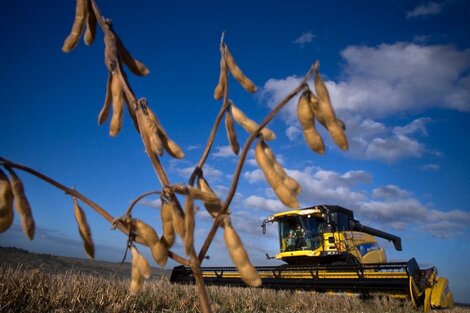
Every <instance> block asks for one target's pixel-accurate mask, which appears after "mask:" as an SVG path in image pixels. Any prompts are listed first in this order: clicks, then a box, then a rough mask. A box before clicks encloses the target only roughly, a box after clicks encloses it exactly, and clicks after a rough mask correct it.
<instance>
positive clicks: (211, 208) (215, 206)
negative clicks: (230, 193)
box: [197, 176, 222, 218]
mask: <svg viewBox="0 0 470 313" xmlns="http://www.w3.org/2000/svg"><path fill="white" fill-rule="evenodd" d="M197 188H198V189H199V190H201V191H202V192H205V193H211V194H213V195H214V196H215V197H217V195H216V194H215V193H214V191H213V190H212V189H211V187H210V186H209V183H208V182H207V181H206V180H205V179H204V177H202V176H199V177H198V179H197ZM203 203H204V207H205V208H206V210H207V212H209V214H210V215H211V216H212V217H213V218H216V217H217V216H219V212H220V209H221V208H222V202H221V201H220V200H219V201H216V202H208V201H203Z"/></svg>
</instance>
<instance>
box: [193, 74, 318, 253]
mask: <svg viewBox="0 0 470 313" xmlns="http://www.w3.org/2000/svg"><path fill="white" fill-rule="evenodd" d="M313 72H314V66H312V67H311V68H310V70H309V71H308V72H307V74H306V75H305V77H304V78H303V80H302V81H301V82H300V84H299V85H298V86H297V87H296V88H295V89H294V90H292V91H291V92H290V93H289V94H288V95H287V96H286V97H285V98H284V99H283V100H282V101H281V102H280V103H279V104H278V105H277V106H276V107H275V108H274V109H273V110H272V111H271V112H270V113H269V114H268V115H267V116H266V118H265V119H264V120H263V122H262V123H261V124H260V125H259V127H258V128H257V129H256V130H255V131H254V132H253V133H252V134H251V135H250V137H248V139H247V141H246V143H245V145H244V146H243V150H242V153H241V155H240V159H239V160H238V164H237V168H236V169H235V173H234V175H233V179H232V185H231V187H230V190H229V192H228V195H227V198H226V199H225V202H224V205H223V206H222V208H221V210H220V212H219V214H225V213H226V212H227V209H228V207H229V205H230V203H231V202H232V199H233V196H234V195H235V191H236V189H237V186H238V181H239V179H240V174H241V171H242V168H243V165H244V163H245V159H246V156H247V155H248V151H249V149H250V146H251V144H252V143H253V141H254V140H255V138H256V137H258V136H259V133H260V131H261V129H263V128H264V127H265V126H266V125H267V124H268V123H269V122H270V121H271V120H272V119H273V118H274V117H275V116H276V114H277V113H278V112H279V111H280V110H281V109H282V108H283V107H284V106H285V105H286V104H287V103H288V102H289V101H290V100H291V99H292V98H293V97H295V95H297V94H298V93H299V92H300V91H301V90H302V89H303V88H304V87H305V85H306V83H307V80H308V79H309V78H310V76H312V74H313ZM219 224H220V220H218V219H216V220H214V223H213V224H212V228H211V230H210V231H209V233H208V234H207V237H206V240H205V242H204V245H203V246H202V248H201V250H200V252H199V261H200V262H202V260H203V259H204V257H205V256H206V253H207V250H208V249H209V246H210V244H211V243H212V240H213V239H214V236H215V234H216V232H217V229H218V228H219Z"/></svg>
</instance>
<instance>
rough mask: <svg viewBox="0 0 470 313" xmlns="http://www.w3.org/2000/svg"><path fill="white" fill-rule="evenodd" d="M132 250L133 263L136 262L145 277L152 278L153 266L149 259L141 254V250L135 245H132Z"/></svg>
mask: <svg viewBox="0 0 470 313" xmlns="http://www.w3.org/2000/svg"><path fill="white" fill-rule="evenodd" d="M130 250H131V253H132V264H134V263H135V264H136V267H137V269H138V270H139V272H140V273H141V274H142V276H144V278H145V279H148V278H150V276H152V268H151V267H150V264H149V262H148V261H147V259H146V258H145V257H144V256H143V255H142V254H140V252H139V250H137V248H136V247H135V246H134V245H132V246H131V247H130Z"/></svg>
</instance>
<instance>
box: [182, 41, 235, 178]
mask: <svg viewBox="0 0 470 313" xmlns="http://www.w3.org/2000/svg"><path fill="white" fill-rule="evenodd" d="M224 37H225V32H222V35H221V37H220V53H221V57H222V58H223V45H224ZM225 76H226V79H225V81H226V85H225V89H224V99H223V102H222V106H221V107H220V110H219V113H218V114H217V117H216V118H215V121H214V125H213V126H212V130H211V133H210V135H209V138H208V139H207V144H206V148H205V149H204V152H203V153H202V156H201V159H200V160H199V162H198V164H197V166H196V168H195V169H194V171H193V173H192V175H191V177H190V178H189V185H191V186H194V180H195V178H196V176H198V175H199V173H200V171H201V170H202V167H203V166H204V164H205V163H206V161H207V158H208V156H209V153H210V151H211V148H212V145H213V144H214V140H215V136H216V135H217V131H218V129H219V126H220V122H221V121H222V118H223V117H224V114H226V111H227V106H228V71H227V72H226V73H225Z"/></svg>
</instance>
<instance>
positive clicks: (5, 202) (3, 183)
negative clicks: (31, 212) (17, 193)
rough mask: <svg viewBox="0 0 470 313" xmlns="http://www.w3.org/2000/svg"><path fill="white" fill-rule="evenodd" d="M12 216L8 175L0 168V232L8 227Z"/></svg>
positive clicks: (11, 194)
mask: <svg viewBox="0 0 470 313" xmlns="http://www.w3.org/2000/svg"><path fill="white" fill-rule="evenodd" d="M13 216H14V213H13V191H12V188H11V184H10V181H9V180H8V177H7V176H6V175H5V173H4V172H3V171H2V170H1V169H0V233H3V232H4V231H6V230H7V229H8V228H10V226H11V224H12V222H13Z"/></svg>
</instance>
